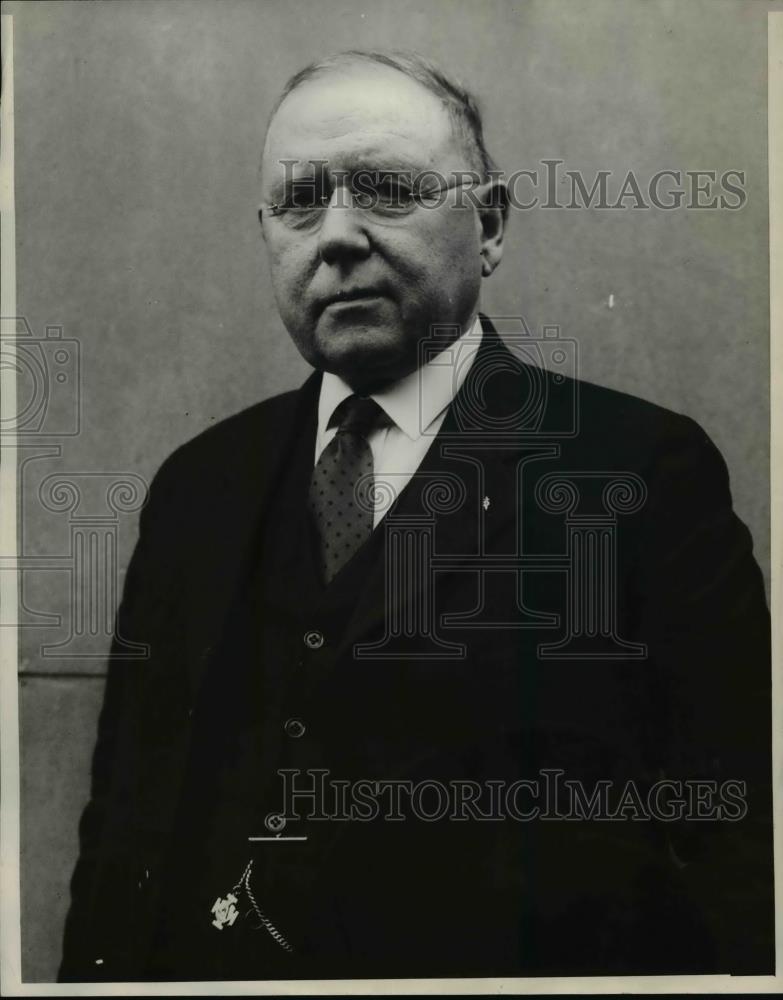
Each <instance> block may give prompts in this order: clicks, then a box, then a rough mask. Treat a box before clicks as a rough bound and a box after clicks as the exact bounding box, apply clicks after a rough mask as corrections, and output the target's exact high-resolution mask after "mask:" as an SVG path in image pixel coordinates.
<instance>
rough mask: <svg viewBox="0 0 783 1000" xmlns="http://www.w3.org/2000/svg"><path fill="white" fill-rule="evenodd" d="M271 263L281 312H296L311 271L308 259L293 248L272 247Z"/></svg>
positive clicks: (271, 272)
mask: <svg viewBox="0 0 783 1000" xmlns="http://www.w3.org/2000/svg"><path fill="white" fill-rule="evenodd" d="M269 262H270V263H269V272H270V276H271V278H272V287H273V289H274V292H275V297H276V298H277V301H278V305H279V306H280V309H281V311H282V310H283V309H285V311H287V312H291V311H295V310H296V308H297V306H298V305H301V304H302V292H303V291H304V288H305V287H306V285H307V281H308V277H309V273H310V270H311V269H310V267H309V266H308V262H307V258H306V257H305V256H304V255H303V254H302V253H301V252H299V251H298V250H297V249H296V248H293V247H285V248H272V247H270V251H269Z"/></svg>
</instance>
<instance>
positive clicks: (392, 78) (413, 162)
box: [263, 66, 464, 179]
mask: <svg viewBox="0 0 783 1000" xmlns="http://www.w3.org/2000/svg"><path fill="white" fill-rule="evenodd" d="M286 159H288V160H290V159H296V160H302V161H307V160H311V159H323V160H327V161H328V163H329V166H330V168H338V169H351V167H353V166H355V165H356V164H360V165H362V166H366V165H367V164H368V163H371V164H373V165H374V166H377V167H378V168H381V169H383V168H388V169H399V168H401V167H405V166H409V167H412V168H414V169H428V168H433V169H434V168H438V169H441V170H448V169H459V168H460V167H462V166H463V163H462V161H463V160H464V154H463V153H462V152H461V150H460V149H459V146H458V143H457V142H456V139H455V137H454V132H453V129H452V123H451V118H450V116H449V113H448V111H447V109H446V108H445V107H444V105H443V103H442V102H441V101H440V100H438V98H437V97H436V96H435V95H434V94H432V93H430V91H428V90H427V89H426V88H425V87H423V86H422V85H421V84H419V83H417V82H416V81H415V80H411V79H410V78H408V77H407V76H405V75H404V74H402V73H400V72H398V71H397V70H393V69H391V68H390V67H385V66H377V67H376V66H355V67H341V68H340V69H339V70H329V71H327V72H325V73H323V74H322V75H318V76H316V77H314V78H313V79H312V80H308V81H307V82H306V83H304V84H302V85H301V86H300V87H297V89H296V90H294V91H293V92H292V93H290V94H289V95H288V96H287V97H286V98H285V100H284V101H283V103H282V104H281V105H280V108H279V109H278V111H277V113H276V114H275V116H274V118H273V119H272V122H271V124H270V126H269V131H268V133H267V138H266V143H265V146H264V155H263V174H264V177H265V179H268V178H270V176H272V175H275V174H276V173H278V172H280V171H281V170H282V167H281V166H280V164H281V161H283V160H286Z"/></svg>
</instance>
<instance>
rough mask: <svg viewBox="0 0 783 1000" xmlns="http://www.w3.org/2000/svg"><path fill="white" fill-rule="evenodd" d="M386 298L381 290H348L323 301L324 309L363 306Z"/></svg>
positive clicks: (336, 293) (341, 290) (343, 290)
mask: <svg viewBox="0 0 783 1000" xmlns="http://www.w3.org/2000/svg"><path fill="white" fill-rule="evenodd" d="M383 297H384V292H382V291H381V289H380V288H347V289H340V291H339V292H335V293H334V295H329V296H328V297H327V298H325V299H324V300H323V305H322V307H321V308H322V309H324V310H325V309H332V308H340V307H342V306H346V307H347V306H351V305H363V304H365V303H369V302H371V301H372V300H374V299H379V298H383Z"/></svg>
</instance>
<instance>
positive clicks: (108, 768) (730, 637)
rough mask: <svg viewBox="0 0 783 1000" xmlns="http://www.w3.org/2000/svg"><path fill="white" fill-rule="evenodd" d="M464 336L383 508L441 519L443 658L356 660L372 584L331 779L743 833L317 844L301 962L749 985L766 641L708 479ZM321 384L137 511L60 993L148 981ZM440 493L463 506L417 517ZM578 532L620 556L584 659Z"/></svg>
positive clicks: (618, 407) (757, 961)
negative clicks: (570, 800) (704, 790)
mask: <svg viewBox="0 0 783 1000" xmlns="http://www.w3.org/2000/svg"><path fill="white" fill-rule="evenodd" d="M486 330H487V334H486V337H485V342H484V344H483V345H482V348H481V352H480V354H479V357H478V358H477V360H476V363H475V364H474V367H473V369H472V371H471V373H470V375H469V377H468V379H467V381H466V383H465V385H464V386H463V388H462V390H461V392H460V395H459V397H458V398H457V401H456V402H455V404H454V405H453V406H452V407H451V410H450V412H449V415H448V417H447V420H446V422H445V424H444V426H443V428H442V429H441V432H440V435H439V438H438V440H437V441H436V442H435V444H434V445H433V446H432V448H431V449H430V451H429V453H428V455H427V457H426V458H425V461H424V463H423V465H422V467H421V469H420V470H419V472H420V474H419V476H417V477H415V479H414V480H413V481H412V483H411V485H410V487H409V488H408V490H407V491H406V493H405V494H404V497H405V500H404V505H403V506H402V507H401V510H402V512H403V513H406V514H419V515H424V516H427V515H430V514H431V513H432V511H433V509H435V510H436V514H435V516H434V519H433V523H434V532H435V534H434V538H433V542H432V552H433V554H434V557H435V558H436V560H439V561H438V562H437V572H436V573H435V574H434V576H433V577H432V578H431V579H430V582H429V584H425V583H422V584H421V586H425V585H426V586H431V587H432V589H433V594H432V599H433V603H434V608H435V617H434V620H435V622H436V624H437V629H438V634H439V638H440V639H441V640H443V641H445V642H448V643H453V644H454V647H453V650H452V652H451V653H450V654H447V655H446V656H445V657H444V658H441V659H437V658H436V659H433V658H428V657H424V656H422V655H419V654H420V653H421V649H419V653H415V651H414V655H412V656H408V655H403V652H402V651H401V650H400V647H397V649H398V652H397V654H394V647H393V646H392V647H390V648H391V649H392V653H393V655H390V657H388V658H386V659H376V660H370V661H367V660H366V659H361V658H359V659H357V657H356V655H355V651H356V644H357V643H365V644H371V643H373V642H375V643H378V642H379V641H381V640H382V639H383V636H384V632H385V628H386V624H387V623H386V621H385V610H384V609H385V606H386V605H385V589H384V588H385V587H387V586H388V582H387V578H386V576H385V574H384V571H383V567H382V566H379V567H378V569H377V571H376V572H375V573H374V574H372V575H371V576H370V577H369V578H368V580H367V585H366V587H365V588H364V592H363V595H362V598H361V600H360V602H359V604H358V605H357V607H356V609H355V613H354V614H353V616H352V618H351V623H350V626H349V628H348V630H347V633H346V634H345V635H344V636H343V637H342V640H341V643H340V648H339V649H337V650H333V651H332V655H331V659H330V669H329V670H328V671H326V672H325V673H324V676H322V677H321V676H319V677H318V679H317V681H316V682H314V684H313V685H312V690H311V691H310V692H309V694H308V700H307V702H306V707H305V711H306V712H308V713H310V714H311V715H317V716H318V718H319V720H320V721H321V724H322V728H323V726H325V725H328V726H329V727H330V732H332V733H333V739H332V742H331V744H330V753H331V757H330V758H329V759H330V761H332V762H333V763H334V765H335V766H334V770H335V772H338V771H340V772H341V776H348V777H350V778H357V777H369V778H389V777H394V778H398V779H399V778H404V779H408V780H413V781H415V780H421V779H438V780H442V781H448V780H451V779H470V780H478V781H487V780H491V779H495V780H499V781H507V782H510V781H513V780H515V779H519V778H528V779H530V778H535V777H536V775H537V774H538V772H539V771H540V769H542V768H547V769H552V770H558V769H559V770H562V771H563V772H564V777H565V778H568V779H573V780H576V781H582V782H583V787H584V788H586V789H587V790H588V792H589V790H590V788H592V787H594V783H595V782H596V781H600V780H608V781H609V782H611V783H612V787H613V788H614V789H617V788H620V787H622V785H623V783H624V782H625V781H626V780H627V779H629V778H630V779H633V781H634V782H635V783H636V784H637V785H638V787H639V788H640V789H642V792H644V789H646V788H648V787H649V786H650V785H651V784H652V783H653V782H654V781H656V780H659V779H661V778H668V779H672V780H686V779H689V780H694V779H706V780H711V781H714V782H717V783H718V785H716V787H718V786H720V783H721V782H724V781H726V780H736V781H739V782H745V789H744V791H745V797H746V800H747V803H748V808H747V814H746V815H745V816H744V818H742V819H739V820H737V821H733V822H732V821H730V820H729V819H726V818H724V819H716V818H715V817H714V815H713V818H712V819H696V820H693V821H688V820H679V821H672V822H660V821H658V822H656V821H644V820H642V821H640V820H638V819H637V820H625V821H623V820H620V821H614V822H609V821H601V820H596V819H593V820H582V821H578V820H577V821H574V820H572V821H556V820H555V821H551V820H548V821H547V820H538V821H534V822H527V823H520V822H513V821H512V822H505V823H475V822H467V823H455V822H451V823H448V822H447V823H433V824H427V823H422V822H418V823H407V824H405V823H403V824H393V823H392V824H390V823H385V824H343V825H342V826H340V827H339V828H335V827H333V828H331V829H329V831H328V832H327V833H325V834H323V841H322V843H323V849H322V855H321V856H320V862H319V864H318V865H317V866H316V868H317V873H316V875H317V878H316V888H315V890H314V891H313V893H311V895H310V896H309V897H308V899H307V901H306V902H303V903H302V907H303V908H304V909H307V911H308V913H307V920H306V921H305V922H306V924H307V928H308V929H307V930H306V933H305V932H304V931H303V933H305V936H306V935H307V934H309V935H310V939H311V940H313V939H315V940H317V939H318V936H319V934H323V935H324V936H325V938H328V935H329V933H330V929H332V928H333V927H334V926H335V925H339V927H340V933H341V935H342V938H341V940H342V941H343V942H344V943H345V942H346V941H347V942H348V944H347V946H346V947H345V948H344V949H343V951H342V952H341V954H342V956H343V963H342V964H340V962H337V963H336V964H335V965H334V968H333V970H331V969H330V968H329V966H328V962H325V961H324V962H321V964H320V965H318V964H317V963H316V965H315V966H313V972H312V974H313V975H324V974H330V972H333V974H335V975H356V976H373V975H385V976H389V975H391V976H394V975H397V976H407V975H445V976H448V975H510V974H518V975H542V974H548V975H552V974H562V975H569V974H602V973H604V974H631V973H639V974H645V973H666V972H693V973H700V972H705V973H706V972H732V973H767V972H771V971H772V968H773V957H772V955H773V945H772V900H771V822H770V812H771V806H770V773H769V756H770V720H769V711H770V669H769V621H768V614H767V609H766V602H765V598H764V591H763V584H762V580H761V576H760V573H759V570H758V567H757V565H756V563H755V561H754V559H753V556H752V544H751V539H750V536H749V533H748V531H747V529H746V528H745V526H744V525H743V524H742V523H741V522H740V521H739V520H738V519H737V517H736V516H735V515H734V513H733V512H732V507H731V497H730V493H729V483H728V476H727V472H726V467H725V464H724V462H723V460H722V458H721V457H720V455H719V453H718V451H717V450H716V448H715V447H714V445H713V444H712V443H711V441H710V440H709V438H708V437H707V435H706V434H705V433H704V432H703V431H702V430H701V429H700V428H699V427H698V426H697V425H696V424H695V423H694V422H693V421H692V420H690V419H688V418H687V417H684V416H680V415H677V414H674V413H671V412H668V411H666V410H663V409H661V408H659V407H657V406H654V405H652V404H650V403H646V402H643V401H641V400H638V399H635V398H632V397H630V396H627V395H624V394H622V393H618V392H614V391H611V390H608V389H605V388H600V387H597V386H594V385H590V384H587V383H576V382H573V381H571V380H570V379H567V378H564V377H562V376H559V377H558V376H552V375H551V374H549V373H545V372H543V371H541V370H534V369H533V368H531V367H530V366H529V365H526V364H521V363H520V362H519V361H518V360H516V359H513V358H512V356H511V354H509V353H508V352H507V351H506V350H505V348H503V346H502V343H501V341H500V340H499V338H498V337H497V335H496V334H495V333H494V332H493V331H492V329H491V328H490V327H488V326H487V327H486ZM482 379H483V382H482V381H481V380H482ZM319 384H320V380H319V376H318V375H317V374H314V375H313V376H312V377H311V378H310V379H309V380H308V381H307V382H306V384H305V385H304V386H303V387H302V389H300V390H298V391H296V392H288V393H285V394H283V395H281V396H277V397H275V398H273V399H269V400H266V401H264V402H262V403H260V404H258V405H257V406H254V407H252V408H250V409H248V410H246V411H244V412H242V413H240V414H238V415H236V416H234V417H232V418H230V419H228V420H226V421H224V422H222V423H221V424H219V425H217V426H214V427H212V428H210V429H209V430H207V431H206V432H204V433H203V434H201V435H200V436H199V437H197V438H196V439H194V440H193V441H190V442H189V443H187V444H186V445H184V446H182V447H181V448H179V449H178V450H177V451H176V452H175V453H174V454H173V455H172V456H171V457H170V458H169V459H168V460H167V461H166V462H165V463H164V465H163V466H162V468H161V469H160V471H159V472H158V474H157V475H156V477H155V479H154V481H153V483H152V486H151V489H150V496H149V502H148V504H147V505H146V507H145V508H144V510H143V512H142V517H141V525H140V537H139V542H138V545H137V548H136V551H135V553H134V555H133V558H132V561H131V563H130V566H129V569H128V574H127V579H126V583H125V590H124V596H123V601H122V605H121V607H120V610H119V614H118V621H117V630H118V634H119V635H121V636H122V637H124V638H126V639H133V640H137V641H142V642H146V643H148V644H149V647H150V656H149V658H148V659H147V660H145V661H144V662H133V661H124V660H122V659H120V658H118V655H117V654H118V651H119V647H118V646H117V645H115V647H114V649H113V655H112V658H111V661H110V665H109V674H108V681H107V687H106V698H105V706H104V709H103V712H102V715H101V719H100V726H99V737H98V742H97V747H96V751H95V756H94V765H93V779H92V793H91V799H90V802H89V805H88V806H87V809H86V810H85V813H84V816H83V820H82V823H81V827H80V837H81V853H80V857H79V861H78V864H77V867H76V871H75V873H74V877H73V882H72V906H71V910H70V913H69V916H68V921H67V926H66V934H65V946H64V957H63V964H62V967H61V972H60V976H61V978H62V979H66V980H68V979H70V980H90V979H105V980H123V979H134V978H138V977H140V976H142V975H143V972H142V970H143V967H144V956H145V954H146V950H147V949H148V947H149V936H150V928H151V926H152V924H153V922H154V918H155V914H156V912H157V907H158V905H159V898H158V893H159V884H158V883H159V872H160V864H161V858H162V857H163V855H164V852H165V851H166V849H167V847H168V846H169V840H170V837H171V831H172V827H173V823H174V816H175V811H176V807H177V803H178V799H179V794H180V790H181V787H182V782H183V774H184V771H185V767H186V762H187V759H188V755H189V752H190V750H191V733H192V721H193V706H194V705H195V704H196V699H197V696H198V693H199V690H200V687H201V684H202V681H203V678H204V675H205V671H206V670H207V667H208V665H209V664H210V663H212V664H213V665H214V662H215V660H216V658H217V660H219V658H220V657H221V655H225V654H224V653H222V652H221V650H222V649H223V646H222V639H223V638H224V636H223V633H224V629H225V626H226V622H227V620H228V619H229V616H230V611H231V608H232V606H233V603H234V601H235V599H236V596H237V592H238V591H241V589H242V586H243V581H244V580H245V579H246V574H247V572H248V561H249V560H250V559H251V558H252V553H253V551H254V546H253V538H254V537H255V535H256V533H257V532H258V530H259V526H260V525H261V526H263V524H264V517H265V511H267V510H268V506H269V503H270V499H271V498H272V497H273V496H274V490H275V484H276V482H277V481H278V479H279V476H280V473H281V469H282V468H283V466H284V463H285V461H286V456H287V455H288V454H289V453H290V451H291V448H292V444H293V442H294V441H295V440H296V436H297V435H298V434H301V433H302V428H303V427H306V426H310V427H312V426H313V414H314V408H315V406H316V404H317V398H318V388H319ZM477 401H478V402H477ZM479 411H480V415H479V416H478V417H477V415H476V414H477V413H478V412H479ZM574 416H576V422H574V419H573V418H574ZM618 478H619V479H621V480H623V482H624V483H625V486H620V487H618V486H617V480H618ZM435 482H438V483H440V484H441V486H444V484H445V486H446V487H448V489H452V488H453V489H454V490H456V499H454V497H452V501H453V502H452V501H448V500H445V501H444V500H443V496H442V497H441V503H440V507H438V500H437V495H435V499H434V500H433V496H434V495H433V492H432V490H431V489H430V491H429V492H428V491H427V487H428V484H429V485H430V486H431V485H432V483H435ZM564 482H565V485H564ZM612 483H614V484H615V485H614V486H612V485H611V484H612ZM449 484H450V486H449ZM455 484H457V485H456V486H455ZM459 484H461V485H459ZM640 484H641V485H640ZM618 488H619V493H618V492H617V489H618ZM448 489H446V492H448ZM635 490H636V491H637V495H635V496H632V495H631V494H633V493H634V491H635ZM607 491H608V492H607ZM485 498H488V499H489V504H488V505H487V504H485V503H483V502H482V501H484V500H485ZM433 503H434V504H435V507H433ZM607 512H609V513H610V514H612V517H610V518H608V519H607ZM610 522H612V523H614V524H615V529H608V528H607V525H608V524H609V523H610ZM591 524H592V525H593V527H594V528H595V531H596V532H597V534H595V535H594V536H593V537H594V539H595V538H599V539H600V538H605V537H607V536H606V531H607V530H610V533H611V530H614V531H615V535H614V537H615V542H616V544H615V543H611V544H612V545H613V546H614V548H613V549H612V555H611V557H610V558H609V561H608V563H607V564H606V566H609V569H608V570H606V566H605V567H604V568H605V570H606V572H607V573H608V575H607V576H605V577H602V580H603V582H602V583H600V584H599V583H596V582H595V581H593V584H592V585H591V586H592V587H593V590H594V591H596V592H597V590H600V589H601V587H607V588H608V589H609V591H611V594H610V598H611V599H610V600H609V603H610V604H611V605H612V606H613V607H614V608H615V612H614V619H613V621H612V622H610V623H609V626H607V627H606V628H603V632H604V633H606V634H604V639H605V640H606V642H604V644H603V645H601V635H600V634H599V635H598V636H597V638H596V635H595V634H593V635H592V636H588V637H587V638H588V640H591V641H592V644H591V642H590V641H588V642H587V645H586V646H580V645H579V643H578V642H577V643H576V645H575V644H574V643H573V642H569V641H568V639H569V635H572V634H574V633H575V632H579V629H580V627H581V635H582V639H584V637H585V632H586V631H588V632H589V631H590V630H589V629H587V630H586V629H585V627H584V625H585V623H584V621H582V623H581V626H580V625H579V622H577V621H576V620H575V616H576V617H578V615H579V614H589V613H592V612H589V611H586V610H584V609H583V611H581V612H580V611H579V610H578V609H577V608H575V605H574V603H573V595H572V594H571V596H569V594H570V591H569V582H573V573H574V572H577V570H575V569H574V567H575V566H576V567H578V566H581V567H582V568H584V566H585V565H586V562H585V560H587V559H588V558H590V555H589V553H588V551H587V549H585V550H584V552H583V558H582V562H581V563H580V562H579V559H578V558H576V557H575V556H574V551H575V550H574V545H580V544H584V545H587V544H588V543H587V542H585V541H584V540H585V538H586V537H587V535H585V533H584V529H585V528H586V527H589V526H590V525H591ZM285 528H286V526H285V525H281V526H280V529H281V530H285ZM580 532H581V534H580ZM602 532H603V534H602ZM579 539H581V540H582V541H581V542H580V541H579ZM590 544H602V543H600V542H595V543H590ZM569 553H571V561H570V562H569V557H568V554H569ZM477 554H482V555H483V558H484V559H485V567H486V571H485V572H477V570H476V562H475V559H473V560H471V557H474V556H476V555H477ZM520 554H522V555H523V556H524V559H525V560H527V561H526V562H524V566H523V568H520V565H517V564H516V563H514V562H513V560H514V559H516V558H518V557H519V556H520ZM594 555H595V552H594V551H593V556H594ZM504 558H506V560H508V559H509V558H510V559H511V560H512V561H511V563H508V561H507V562H506V563H505V564H504ZM574 558H576V562H574ZM523 561H524V560H523ZM579 572H581V570H579ZM433 580H434V582H433ZM418 586H419V584H417V585H416V587H418ZM416 587H414V589H416ZM615 595H616V596H615ZM408 597H409V598H411V599H413V595H410V594H409V595H408ZM593 610H594V609H593ZM471 613H473V621H472V622H471V621H470V616H471ZM448 614H452V615H461V616H462V617H461V618H459V617H457V618H453V619H452V620H451V621H449V620H447V619H444V618H443V616H444V615H448ZM476 624H478V625H481V626H482V627H479V628H475V627H471V625H476ZM604 624H606V623H604ZM520 626H523V627H520ZM601 631H602V629H601V628H600V627H599V629H598V632H599V633H600V632H601ZM593 632H594V633H595V629H594V630H593ZM607 634H608V639H607ZM596 642H598V645H596ZM558 643H559V644H560V645H558ZM580 650H581V654H582V655H581V656H577V655H575V654H578V653H579V652H580ZM585 651H586V652H585ZM218 665H219V664H218ZM693 808H695V806H694V807H693ZM705 815H706V814H705ZM319 829H320V830H323V829H324V825H323V824H321V827H320V828H319ZM317 835H318V836H321V834H320V833H318V834H317ZM328 950H329V949H326V948H324V949H323V951H324V952H326V951H328ZM346 956H348V958H346ZM98 958H100V959H102V961H101V964H100V965H96V959H98ZM349 959H350V960H349ZM308 974H310V973H309V972H308V969H307V967H306V966H304V965H303V966H301V967H296V968H294V969H293V971H292V972H291V973H289V975H292V976H294V977H295V976H296V975H303V976H304V975H308Z"/></svg>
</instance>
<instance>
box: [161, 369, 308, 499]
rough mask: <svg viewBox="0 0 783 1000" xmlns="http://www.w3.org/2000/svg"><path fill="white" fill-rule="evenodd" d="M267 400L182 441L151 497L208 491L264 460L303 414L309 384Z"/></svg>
mask: <svg viewBox="0 0 783 1000" xmlns="http://www.w3.org/2000/svg"><path fill="white" fill-rule="evenodd" d="M306 387H307V383H306V384H305V386H303V387H302V388H300V389H295V390H291V391H289V392H284V393H281V394H280V395H277V396H272V397H270V398H269V399H265V400H262V401H261V402H259V403H256V404H254V405H253V406H249V407H247V408H246V409H244V410H241V411H240V412H239V413H235V414H233V415H232V416H230V417H227V418H225V419H224V420H221V421H219V422H218V423H216V424H213V425H212V426H210V427H208V428H206V429H205V430H203V431H202V432H201V433H200V434H197V435H196V436H195V437H193V438H191V439H190V440H188V441H186V442H184V443H183V444H181V445H180V446H179V447H177V448H176V449H175V450H174V451H173V452H172V453H171V454H170V455H169V456H168V457H167V458H166V459H165V460H164V461H163V463H162V464H161V466H160V467H159V469H158V470H157V472H156V473H155V475H154V477H153V479H152V483H151V485H150V489H149V501H148V505H149V502H152V501H155V500H158V499H160V500H164V499H168V500H171V499H172V497H173V496H176V497H178V498H181V499H182V501H183V502H184V500H185V499H186V498H187V497H190V499H191V500H193V499H195V498H196V497H204V495H205V493H206V494H208V493H209V492H210V490H211V489H212V488H213V487H215V486H217V485H218V484H221V483H224V482H226V480H229V479H233V478H235V477H236V476H237V474H238V473H239V472H240V471H241V470H242V469H244V468H245V467H246V466H247V464H248V462H250V461H254V460H255V461H257V462H258V463H263V461H264V458H265V456H266V455H268V454H269V453H270V452H271V451H272V450H273V449H274V448H275V445H276V444H277V443H279V441H280V439H281V436H282V434H283V433H284V432H285V430H286V429H287V428H289V427H291V426H292V423H293V422H294V421H295V420H296V419H298V416H299V410H300V407H301V405H302V404H303V403H304V402H306V393H305V389H306Z"/></svg>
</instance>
